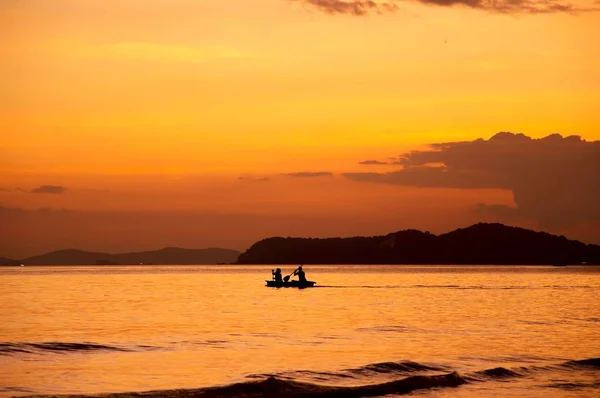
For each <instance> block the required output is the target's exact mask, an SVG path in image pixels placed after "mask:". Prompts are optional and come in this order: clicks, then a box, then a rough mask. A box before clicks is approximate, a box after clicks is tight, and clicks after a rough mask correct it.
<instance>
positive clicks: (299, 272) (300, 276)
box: [294, 265, 306, 283]
mask: <svg viewBox="0 0 600 398" xmlns="http://www.w3.org/2000/svg"><path fill="white" fill-rule="evenodd" d="M294 275H298V282H300V283H302V282H306V275H305V274H304V271H303V270H302V265H301V266H299V267H298V268H296V271H294Z"/></svg>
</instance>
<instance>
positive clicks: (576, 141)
mask: <svg viewBox="0 0 600 398" xmlns="http://www.w3.org/2000/svg"><path fill="white" fill-rule="evenodd" d="M394 162H395V163H397V164H400V165H402V166H403V169H401V170H396V171H392V172H388V173H344V174H343V176H345V177H347V178H349V179H351V180H354V181H362V182H373V183H383V184H397V185H403V186H412V187H431V188H459V189H482V188H495V189H507V190H510V191H512V193H513V197H514V202H515V204H516V206H517V207H516V209H515V208H507V207H506V206H499V205H493V206H485V205H482V206H480V208H479V209H478V211H489V212H491V213H493V214H496V215H499V216H502V215H505V216H506V215H511V216H518V217H522V218H527V219H532V220H536V221H537V222H539V224H540V226H542V227H544V228H546V227H547V228H563V227H569V226H572V225H576V224H577V223H589V222H593V223H600V205H598V204H599V203H600V173H599V170H600V141H593V142H588V141H584V140H582V139H581V138H580V137H579V136H569V137H562V136H561V135H558V134H553V135H550V136H548V137H545V138H541V139H532V138H530V137H527V136H525V135H523V134H512V133H498V134H496V135H494V136H493V137H492V138H490V139H489V140H484V139H478V140H475V141H466V142H447V143H441V144H433V145H431V146H430V150H425V151H413V152H409V153H405V154H403V155H401V156H399V157H398V158H397V159H395V161H394Z"/></svg>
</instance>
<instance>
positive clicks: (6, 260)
mask: <svg viewBox="0 0 600 398" xmlns="http://www.w3.org/2000/svg"><path fill="white" fill-rule="evenodd" d="M0 265H21V262H20V261H19V260H13V259H10V258H6V257H0Z"/></svg>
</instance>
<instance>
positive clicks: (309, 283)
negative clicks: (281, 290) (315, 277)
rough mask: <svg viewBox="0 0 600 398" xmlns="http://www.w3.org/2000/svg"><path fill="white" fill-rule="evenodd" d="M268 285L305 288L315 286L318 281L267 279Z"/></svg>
mask: <svg viewBox="0 0 600 398" xmlns="http://www.w3.org/2000/svg"><path fill="white" fill-rule="evenodd" d="M266 282H267V287H297V288H299V289H304V288H306V287H314V286H315V284H316V283H317V282H313V281H306V282H302V283H300V282H299V281H289V282H276V281H266Z"/></svg>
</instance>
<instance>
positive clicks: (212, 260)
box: [0, 247, 241, 265]
mask: <svg viewBox="0 0 600 398" xmlns="http://www.w3.org/2000/svg"><path fill="white" fill-rule="evenodd" d="M240 254H241V253H240V252H239V251H237V250H231V249H220V248H208V249H182V248H179V247H166V248H164V249H160V250H153V251H144V252H132V253H120V254H109V253H100V252H88V251H83V250H76V249H67V250H57V251H53V252H50V253H46V254H42V255H39V256H33V257H29V258H26V259H23V260H21V261H20V263H22V264H25V265H111V264H114V265H134V264H138V265H139V264H155V265H202V264H220V263H226V264H229V263H233V262H235V261H236V260H237V258H238V256H239V255H240ZM3 260H5V261H3ZM15 262H19V261H18V260H17V261H15V260H10V259H3V258H0V264H9V265H14V263H15Z"/></svg>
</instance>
